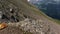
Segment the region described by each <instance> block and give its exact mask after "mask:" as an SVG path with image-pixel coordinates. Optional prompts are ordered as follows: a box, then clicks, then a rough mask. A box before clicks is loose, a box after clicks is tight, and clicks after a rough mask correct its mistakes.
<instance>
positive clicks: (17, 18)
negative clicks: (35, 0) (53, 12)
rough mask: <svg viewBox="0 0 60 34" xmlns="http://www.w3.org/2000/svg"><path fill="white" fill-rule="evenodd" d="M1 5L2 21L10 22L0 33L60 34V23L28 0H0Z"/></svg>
mask: <svg viewBox="0 0 60 34" xmlns="http://www.w3.org/2000/svg"><path fill="white" fill-rule="evenodd" d="M0 7H1V8H0V16H1V17H0V21H1V22H6V23H7V24H8V27H7V28H5V29H3V30H0V34H60V27H59V26H60V25H58V24H56V23H55V22H53V21H51V20H49V19H48V18H46V15H44V14H43V13H42V12H41V11H40V10H38V9H37V8H36V7H35V6H33V5H30V4H29V3H28V2H27V0H0ZM55 26H56V27H57V28H56V27H55ZM22 30H23V31H22Z"/></svg>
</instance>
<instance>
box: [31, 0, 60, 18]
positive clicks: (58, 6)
mask: <svg viewBox="0 0 60 34" xmlns="http://www.w3.org/2000/svg"><path fill="white" fill-rule="evenodd" d="M31 1H32V0H31ZM31 3H32V4H34V5H36V6H37V7H38V8H39V9H40V10H42V11H43V12H44V13H46V14H47V15H48V16H50V17H52V18H56V19H60V1H59V0H39V1H36V0H35V3H34V1H33V2H31Z"/></svg>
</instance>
